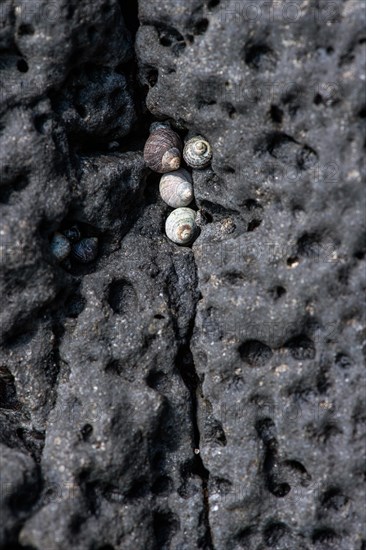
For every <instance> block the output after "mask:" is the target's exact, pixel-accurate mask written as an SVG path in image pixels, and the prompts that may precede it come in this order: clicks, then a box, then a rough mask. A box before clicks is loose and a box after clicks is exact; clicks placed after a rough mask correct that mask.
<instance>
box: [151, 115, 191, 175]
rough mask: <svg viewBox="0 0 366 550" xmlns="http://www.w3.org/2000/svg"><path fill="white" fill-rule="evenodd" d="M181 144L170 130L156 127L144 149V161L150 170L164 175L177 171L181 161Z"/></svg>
mask: <svg viewBox="0 0 366 550" xmlns="http://www.w3.org/2000/svg"><path fill="white" fill-rule="evenodd" d="M181 152H182V142H181V140H180V137H179V136H178V134H176V133H175V132H173V130H171V129H170V128H165V127H161V126H159V127H157V128H156V129H153V131H152V133H151V134H150V136H149V137H148V139H147V141H146V143H145V148H144V160H145V162H146V164H147V166H148V167H149V168H151V170H154V172H159V174H164V173H165V172H171V171H172V170H178V168H179V166H180V161H181Z"/></svg>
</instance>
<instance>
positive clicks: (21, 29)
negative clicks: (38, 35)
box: [18, 23, 34, 36]
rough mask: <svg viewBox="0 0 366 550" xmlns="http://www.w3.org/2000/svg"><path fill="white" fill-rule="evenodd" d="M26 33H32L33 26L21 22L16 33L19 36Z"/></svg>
mask: <svg viewBox="0 0 366 550" xmlns="http://www.w3.org/2000/svg"><path fill="white" fill-rule="evenodd" d="M27 34H28V35H31V34H34V27H33V25H30V24H28V23H22V24H21V25H20V26H19V29H18V35H19V36H25V35H27Z"/></svg>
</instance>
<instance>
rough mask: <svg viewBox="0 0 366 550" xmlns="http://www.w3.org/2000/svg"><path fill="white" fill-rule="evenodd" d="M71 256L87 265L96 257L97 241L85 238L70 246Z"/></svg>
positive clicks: (94, 238)
mask: <svg viewBox="0 0 366 550" xmlns="http://www.w3.org/2000/svg"><path fill="white" fill-rule="evenodd" d="M71 251H72V254H73V256H74V258H76V260H78V261H79V262H81V263H82V264H88V263H89V262H92V261H93V260H95V258H96V257H97V255H98V239H97V238H96V237H86V238H84V239H81V240H80V241H79V242H77V243H74V244H73V246H72V249H71Z"/></svg>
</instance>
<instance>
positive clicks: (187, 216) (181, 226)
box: [165, 208, 197, 244]
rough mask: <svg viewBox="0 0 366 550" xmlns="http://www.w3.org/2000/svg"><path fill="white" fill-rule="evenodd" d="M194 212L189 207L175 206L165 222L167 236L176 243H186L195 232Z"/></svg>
mask: <svg viewBox="0 0 366 550" xmlns="http://www.w3.org/2000/svg"><path fill="white" fill-rule="evenodd" d="M195 220H196V212H195V211H194V210H192V209H191V208H176V210H173V212H171V213H170V214H169V216H168V218H167V220H166V222H165V232H166V235H167V237H168V238H169V239H170V240H171V241H173V242H174V243H176V244H188V243H189V242H190V241H191V240H192V239H193V237H194V235H195V232H196V228H197V226H196V221H195Z"/></svg>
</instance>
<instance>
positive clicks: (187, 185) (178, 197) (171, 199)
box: [159, 168, 193, 208]
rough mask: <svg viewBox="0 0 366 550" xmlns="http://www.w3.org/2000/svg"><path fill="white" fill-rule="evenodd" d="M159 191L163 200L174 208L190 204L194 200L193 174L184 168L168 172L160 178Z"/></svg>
mask: <svg viewBox="0 0 366 550" xmlns="http://www.w3.org/2000/svg"><path fill="white" fill-rule="evenodd" d="M159 191H160V196H161V198H162V199H163V201H164V202H166V203H167V204H169V206H171V207H172V208H178V207H179V206H188V205H189V203H190V202H192V200H193V186H192V177H191V174H190V173H189V172H187V170H184V168H181V169H180V170H175V171H174V172H167V173H166V174H164V175H163V176H162V177H161V179H160V184H159Z"/></svg>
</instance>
